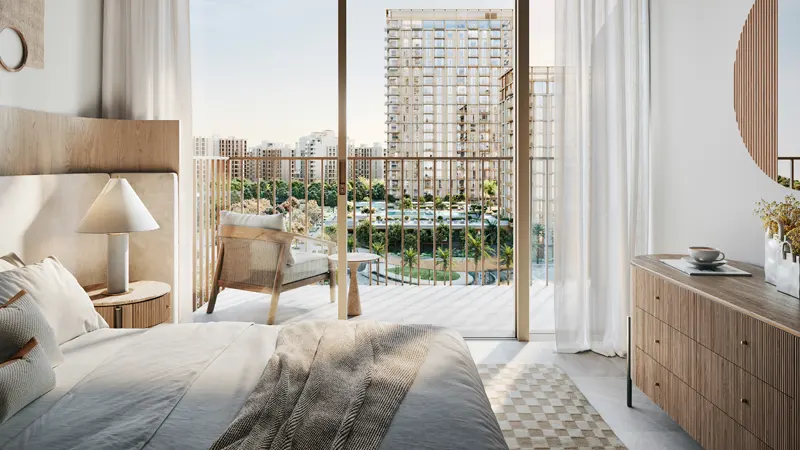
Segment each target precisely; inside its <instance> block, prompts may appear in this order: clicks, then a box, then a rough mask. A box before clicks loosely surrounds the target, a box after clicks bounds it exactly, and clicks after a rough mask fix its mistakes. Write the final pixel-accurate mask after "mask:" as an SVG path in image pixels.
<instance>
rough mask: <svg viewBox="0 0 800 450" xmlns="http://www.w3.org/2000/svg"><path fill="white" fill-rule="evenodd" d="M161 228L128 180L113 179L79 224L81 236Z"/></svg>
mask: <svg viewBox="0 0 800 450" xmlns="http://www.w3.org/2000/svg"><path fill="white" fill-rule="evenodd" d="M155 229H158V223H156V220H155V219H153V216H152V215H150V211H148V210H147V208H146V207H145V206H144V203H142V200H141V199H140V198H139V196H138V195H136V192H134V190H133V188H132V187H131V185H130V184H129V183H128V180H126V179H124V178H112V179H110V180H108V183H107V184H106V186H105V187H104V188H103V190H102V192H100V195H98V196H97V198H96V199H95V201H94V203H92V206H90V207H89V211H87V212H86V215H85V216H84V217H83V220H81V223H80V225H78V233H90V234H106V233H132V232H136V231H149V230H155Z"/></svg>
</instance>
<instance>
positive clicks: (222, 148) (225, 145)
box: [214, 137, 247, 179]
mask: <svg viewBox="0 0 800 450" xmlns="http://www.w3.org/2000/svg"><path fill="white" fill-rule="evenodd" d="M214 145H215V146H216V147H217V149H218V150H217V151H218V153H217V155H218V156H223V157H226V158H237V157H242V156H247V139H237V138H235V137H227V138H219V139H217V140H216V141H215V143H214ZM243 168H244V165H243V164H242V161H241V160H233V161H231V177H233V178H239V179H241V178H242V177H243V176H244V175H245V173H244V170H243Z"/></svg>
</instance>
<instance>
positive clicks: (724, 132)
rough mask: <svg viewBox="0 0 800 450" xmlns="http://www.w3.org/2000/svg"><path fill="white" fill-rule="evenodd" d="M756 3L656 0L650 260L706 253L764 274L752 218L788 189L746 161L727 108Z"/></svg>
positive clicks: (760, 237) (756, 225) (757, 225)
mask: <svg viewBox="0 0 800 450" xmlns="http://www.w3.org/2000/svg"><path fill="white" fill-rule="evenodd" d="M752 4H753V0H702V1H697V0H653V1H652V7H653V11H652V30H651V34H652V79H653V86H652V89H653V104H652V106H653V111H652V121H653V122H652V123H653V134H652V140H653V159H652V182H653V198H652V208H653V225H652V227H653V229H652V238H653V246H654V250H655V251H656V252H657V253H667V252H675V253H686V250H685V249H686V247H687V246H690V245H712V246H717V247H720V248H721V249H723V251H725V252H726V254H727V256H728V257H729V258H733V259H738V260H743V261H747V262H752V263H757V264H759V265H763V263H764V253H763V251H764V243H763V238H764V232H763V231H762V230H761V223H760V220H759V219H758V218H757V217H755V216H754V215H753V209H754V206H755V205H754V204H755V202H756V201H758V200H760V199H761V198H762V197H763V198H765V199H769V200H778V199H780V198H782V197H783V196H784V195H785V194H786V193H789V190H788V189H785V188H783V187H781V186H779V185H777V184H776V183H774V182H773V181H772V180H770V179H769V178H768V177H767V176H766V175H764V174H763V173H762V172H761V170H760V169H759V168H758V167H757V166H756V164H755V163H754V162H753V160H752V159H751V158H750V154H749V153H748V152H747V149H746V148H745V146H744V144H743V142H742V139H741V137H740V134H739V130H738V127H737V123H736V116H735V113H734V109H733V64H734V60H735V58H736V47H737V44H738V42H739V34H740V33H741V30H742V26H743V25H744V22H745V20H746V19H747V14H748V12H749V11H750V8H751V6H752Z"/></svg>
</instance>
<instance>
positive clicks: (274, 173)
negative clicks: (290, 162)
mask: <svg viewBox="0 0 800 450" xmlns="http://www.w3.org/2000/svg"><path fill="white" fill-rule="evenodd" d="M285 152H286V146H284V145H282V144H278V143H275V142H267V141H263V142H262V143H261V144H259V145H257V146H255V147H252V148H250V149H248V151H247V155H248V156H253V157H258V158H280V157H282V156H284V154H285ZM284 165H286V162H285V161H280V160H274V159H273V160H264V161H249V162H247V163H246V164H245V176H246V177H247V178H248V179H249V180H256V179H258V178H260V179H262V180H272V179H276V180H278V179H280V178H281V177H282V176H283V173H284V170H283V166H284Z"/></svg>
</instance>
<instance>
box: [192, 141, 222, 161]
mask: <svg viewBox="0 0 800 450" xmlns="http://www.w3.org/2000/svg"><path fill="white" fill-rule="evenodd" d="M214 142H215V140H214V138H210V137H206V136H195V137H194V156H218V155H217V152H216V150H217V149H216V148H215V145H214Z"/></svg>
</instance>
